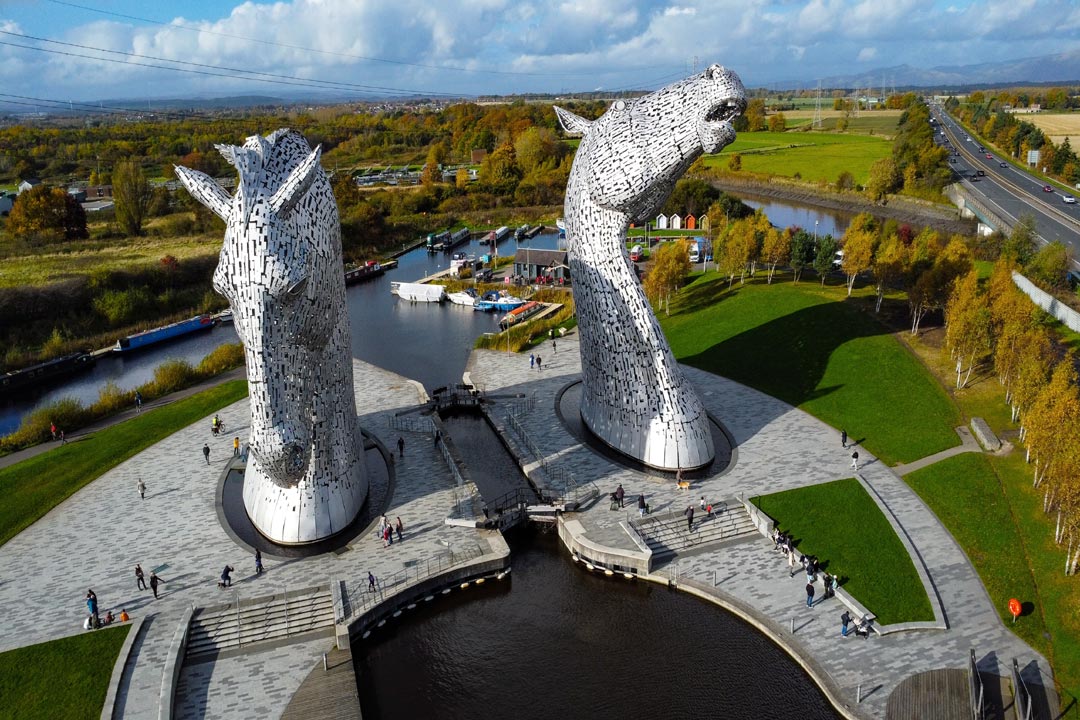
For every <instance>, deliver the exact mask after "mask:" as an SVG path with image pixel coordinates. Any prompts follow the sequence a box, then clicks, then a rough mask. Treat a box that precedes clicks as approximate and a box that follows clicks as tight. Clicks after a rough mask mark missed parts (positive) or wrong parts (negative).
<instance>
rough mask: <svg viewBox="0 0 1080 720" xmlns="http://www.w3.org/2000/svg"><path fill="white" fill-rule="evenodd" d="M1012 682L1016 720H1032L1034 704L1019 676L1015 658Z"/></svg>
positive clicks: (1018, 665) (1029, 691)
mask: <svg viewBox="0 0 1080 720" xmlns="http://www.w3.org/2000/svg"><path fill="white" fill-rule="evenodd" d="M1012 680H1013V697H1014V698H1015V700H1016V717H1017V720H1032V718H1033V717H1035V710H1034V705H1035V703H1034V702H1032V698H1031V690H1029V689H1028V686H1027V681H1026V680H1024V676H1023V675H1021V674H1020V664H1019V663H1018V662H1016V658H1013V661H1012Z"/></svg>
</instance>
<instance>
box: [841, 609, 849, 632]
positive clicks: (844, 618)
mask: <svg viewBox="0 0 1080 720" xmlns="http://www.w3.org/2000/svg"><path fill="white" fill-rule="evenodd" d="M850 624H851V614H850V613H848V611H847V610H845V611H844V614H843V615H841V616H840V636H841V637H847V634H848V625H850Z"/></svg>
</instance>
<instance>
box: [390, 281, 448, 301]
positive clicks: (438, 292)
mask: <svg viewBox="0 0 1080 720" xmlns="http://www.w3.org/2000/svg"><path fill="white" fill-rule="evenodd" d="M390 292H392V293H393V294H394V295H397V296H398V297H399V298H401V299H402V300H411V301H413V302H436V303H437V302H442V301H443V300H445V299H446V289H445V288H444V287H443V286H442V285H428V284H426V283H407V282H392V283H390Z"/></svg>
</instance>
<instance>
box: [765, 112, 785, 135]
mask: <svg viewBox="0 0 1080 720" xmlns="http://www.w3.org/2000/svg"><path fill="white" fill-rule="evenodd" d="M785 130H787V118H785V117H784V113H776V114H775V115H770V116H769V132H784V131H785Z"/></svg>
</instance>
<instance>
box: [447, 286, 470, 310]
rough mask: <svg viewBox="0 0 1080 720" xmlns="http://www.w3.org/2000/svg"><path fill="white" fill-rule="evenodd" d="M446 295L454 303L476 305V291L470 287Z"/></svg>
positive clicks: (468, 305) (467, 305)
mask: <svg viewBox="0 0 1080 720" xmlns="http://www.w3.org/2000/svg"><path fill="white" fill-rule="evenodd" d="M446 297H447V298H449V300H450V302H452V303H454V304H455V305H464V306H466V307H473V306H474V305H476V291H475V290H473V289H472V288H469V289H467V290H462V291H461V292H456V293H450V294H449V295H447V296H446Z"/></svg>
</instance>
